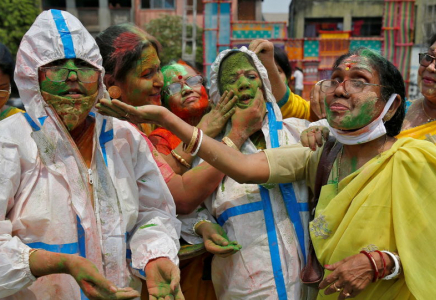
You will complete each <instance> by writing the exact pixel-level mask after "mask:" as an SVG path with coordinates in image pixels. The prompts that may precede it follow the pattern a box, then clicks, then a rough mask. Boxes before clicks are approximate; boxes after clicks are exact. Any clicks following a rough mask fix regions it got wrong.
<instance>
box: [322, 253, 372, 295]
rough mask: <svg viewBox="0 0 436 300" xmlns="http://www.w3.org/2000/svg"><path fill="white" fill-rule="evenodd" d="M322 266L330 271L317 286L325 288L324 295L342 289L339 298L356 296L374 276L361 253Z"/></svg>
mask: <svg viewBox="0 0 436 300" xmlns="http://www.w3.org/2000/svg"><path fill="white" fill-rule="evenodd" d="M324 267H325V268H326V269H327V270H330V271H332V273H331V274H329V275H328V276H327V277H326V278H325V279H324V280H323V281H321V283H320V284H319V288H320V289H325V288H326V289H325V291H324V294H326V295H330V294H334V293H337V291H336V288H338V289H342V291H341V292H339V295H338V299H340V300H342V299H346V298H352V297H356V296H357V295H358V294H359V293H360V292H362V291H363V290H364V289H365V288H366V287H367V286H368V285H369V284H370V283H371V282H372V279H373V276H374V271H373V269H372V266H371V263H370V261H369V259H368V258H367V257H366V256H365V255H364V254H361V253H359V254H356V255H353V256H349V257H347V258H345V259H343V260H341V261H338V262H336V263H334V264H332V265H326V266H324ZM333 284H334V285H333ZM335 286H336V288H335ZM347 294H349V295H347Z"/></svg>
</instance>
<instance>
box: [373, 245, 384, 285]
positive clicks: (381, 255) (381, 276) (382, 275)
mask: <svg viewBox="0 0 436 300" xmlns="http://www.w3.org/2000/svg"><path fill="white" fill-rule="evenodd" d="M374 252H377V253H378V254H379V255H380V257H381V259H382V262H383V273H381V275H380V277H379V279H382V278H383V277H385V275H386V260H385V258H384V257H383V253H381V251H379V250H375V251H374Z"/></svg>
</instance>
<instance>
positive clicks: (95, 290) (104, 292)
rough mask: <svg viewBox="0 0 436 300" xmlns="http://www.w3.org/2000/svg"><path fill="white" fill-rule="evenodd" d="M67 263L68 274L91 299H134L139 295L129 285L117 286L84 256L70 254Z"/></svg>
mask: <svg viewBox="0 0 436 300" xmlns="http://www.w3.org/2000/svg"><path fill="white" fill-rule="evenodd" d="M67 264H68V270H69V274H70V275H71V276H73V277H74V279H75V280H76V281H77V283H78V284H79V286H80V288H81V289H82V291H83V293H84V294H85V295H86V297H88V298H89V299H91V300H100V299H101V300H103V299H104V300H113V299H134V298H136V297H139V296H140V294H139V293H138V291H136V290H134V289H132V288H130V287H127V288H117V287H116V286H115V285H114V284H113V283H112V282H110V281H109V280H107V279H106V278H105V277H104V276H103V275H102V274H100V273H99V272H98V270H97V268H96V266H95V265H94V264H93V263H92V262H90V261H89V260H87V259H86V258H83V257H80V256H76V255H74V256H73V255H72V256H71V259H69V260H68V262H67Z"/></svg>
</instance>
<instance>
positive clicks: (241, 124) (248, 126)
mask: <svg viewBox="0 0 436 300" xmlns="http://www.w3.org/2000/svg"><path fill="white" fill-rule="evenodd" d="M265 113H266V104H265V100H264V97H263V92H262V90H261V89H260V88H258V90H257V92H256V96H255V97H254V99H253V100H252V101H251V103H250V104H249V105H248V107H246V108H239V107H237V108H236V110H235V113H234V115H233V116H232V130H231V131H232V132H235V133H237V134H238V135H239V136H240V137H241V138H242V139H244V140H245V139H247V138H248V137H250V135H252V134H253V133H255V132H257V131H259V130H260V129H261V128H262V123H263V118H264V117H265Z"/></svg>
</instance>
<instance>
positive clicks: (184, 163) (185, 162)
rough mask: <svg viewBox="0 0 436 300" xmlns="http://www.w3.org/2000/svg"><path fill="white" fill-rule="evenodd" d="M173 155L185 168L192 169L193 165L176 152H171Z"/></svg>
mask: <svg viewBox="0 0 436 300" xmlns="http://www.w3.org/2000/svg"><path fill="white" fill-rule="evenodd" d="M171 155H172V156H173V157H174V158H175V159H176V160H177V161H178V162H179V163H181V164H182V165H183V166H185V167H186V168H188V169H190V168H191V165H190V164H189V163H188V162H187V161H186V160H185V159H184V158H183V157H181V156H180V155H179V154H178V153H177V152H176V151H175V150H171Z"/></svg>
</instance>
